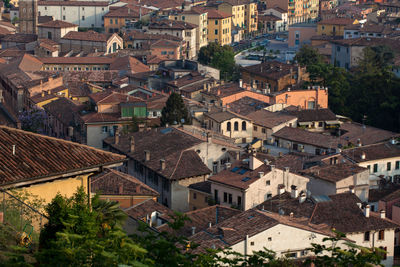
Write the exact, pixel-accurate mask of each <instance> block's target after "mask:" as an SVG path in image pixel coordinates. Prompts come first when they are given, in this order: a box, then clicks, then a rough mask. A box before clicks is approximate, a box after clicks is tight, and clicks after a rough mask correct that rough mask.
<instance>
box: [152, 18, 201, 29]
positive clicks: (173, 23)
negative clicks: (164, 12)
mask: <svg viewBox="0 0 400 267" xmlns="http://www.w3.org/2000/svg"><path fill="white" fill-rule="evenodd" d="M148 27H149V29H175V30H191V29H195V28H197V27H198V26H197V25H195V24H192V23H189V22H184V21H179V20H161V21H152V22H150V24H149V26H148Z"/></svg>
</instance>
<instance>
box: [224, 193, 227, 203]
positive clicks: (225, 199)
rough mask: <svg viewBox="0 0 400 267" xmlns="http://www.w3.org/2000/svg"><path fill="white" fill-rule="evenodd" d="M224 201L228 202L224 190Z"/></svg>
mask: <svg viewBox="0 0 400 267" xmlns="http://www.w3.org/2000/svg"><path fill="white" fill-rule="evenodd" d="M224 202H225V203H226V202H228V193H226V192H224Z"/></svg>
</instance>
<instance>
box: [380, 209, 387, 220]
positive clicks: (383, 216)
mask: <svg viewBox="0 0 400 267" xmlns="http://www.w3.org/2000/svg"><path fill="white" fill-rule="evenodd" d="M385 218H386V211H385V210H381V219H385Z"/></svg>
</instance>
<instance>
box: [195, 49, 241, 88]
mask: <svg viewBox="0 0 400 267" xmlns="http://www.w3.org/2000/svg"><path fill="white" fill-rule="evenodd" d="M198 61H199V62H200V63H201V64H204V65H210V66H212V67H214V68H217V69H219V70H220V77H221V79H225V80H237V79H239V71H238V67H237V66H236V64H235V53H234V52H233V49H232V47H230V46H228V45H225V46H221V45H219V44H217V43H209V44H208V45H207V46H203V47H202V48H201V49H200V51H199V54H198Z"/></svg>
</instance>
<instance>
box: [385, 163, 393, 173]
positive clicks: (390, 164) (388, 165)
mask: <svg viewBox="0 0 400 267" xmlns="http://www.w3.org/2000/svg"><path fill="white" fill-rule="evenodd" d="M386 166H387V170H388V171H390V170H391V169H392V163H391V162H388V163H387V164H386Z"/></svg>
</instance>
